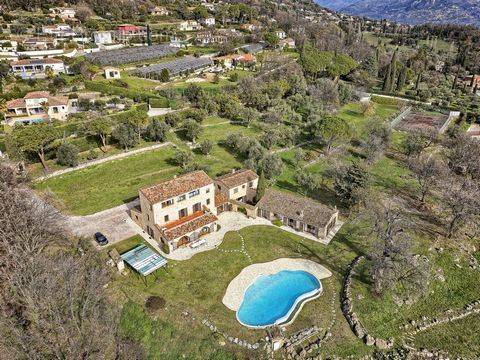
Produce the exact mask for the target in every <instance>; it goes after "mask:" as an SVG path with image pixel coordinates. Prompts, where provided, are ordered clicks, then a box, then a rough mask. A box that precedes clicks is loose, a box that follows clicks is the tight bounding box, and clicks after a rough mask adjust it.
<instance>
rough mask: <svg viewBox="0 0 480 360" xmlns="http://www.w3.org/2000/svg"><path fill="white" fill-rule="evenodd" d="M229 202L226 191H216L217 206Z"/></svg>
mask: <svg viewBox="0 0 480 360" xmlns="http://www.w3.org/2000/svg"><path fill="white" fill-rule="evenodd" d="M227 202H228V197H227V195H226V194H224V193H216V194H215V207H217V206H221V205H223V204H225V203H227Z"/></svg>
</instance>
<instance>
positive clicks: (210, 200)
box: [131, 171, 218, 251]
mask: <svg viewBox="0 0 480 360" xmlns="http://www.w3.org/2000/svg"><path fill="white" fill-rule="evenodd" d="M139 196H140V206H139V207H137V208H134V209H132V211H131V215H132V218H133V220H134V221H135V222H136V223H137V224H138V225H140V226H141V227H142V228H143V229H144V230H145V232H147V234H148V235H149V236H151V237H152V238H153V239H155V240H156V241H158V242H159V243H161V244H163V247H164V248H165V247H168V249H169V251H174V250H176V249H178V248H180V247H183V246H190V247H195V246H198V245H200V244H202V239H201V237H202V235H205V234H208V233H211V232H214V231H216V228H217V227H216V222H217V220H218V219H217V217H216V208H215V186H214V183H213V180H212V179H211V178H210V177H209V176H208V175H207V174H206V173H205V172H204V171H194V172H191V173H188V174H184V175H181V176H178V177H175V178H173V179H171V180H167V181H164V182H162V183H160V184H157V185H154V186H150V187H147V188H143V189H140V191H139Z"/></svg>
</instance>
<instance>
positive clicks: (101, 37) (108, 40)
mask: <svg viewBox="0 0 480 360" xmlns="http://www.w3.org/2000/svg"><path fill="white" fill-rule="evenodd" d="M93 41H94V42H95V44H97V45H104V44H112V43H113V40H112V32H111V31H94V32H93Z"/></svg>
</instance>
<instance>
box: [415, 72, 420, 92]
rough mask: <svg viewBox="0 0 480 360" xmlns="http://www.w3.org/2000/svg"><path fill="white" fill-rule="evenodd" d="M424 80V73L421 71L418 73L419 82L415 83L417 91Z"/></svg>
mask: <svg viewBox="0 0 480 360" xmlns="http://www.w3.org/2000/svg"><path fill="white" fill-rule="evenodd" d="M421 79H422V71H420V72H419V73H418V76H417V82H416V83H415V90H418V88H419V86H420V80H421Z"/></svg>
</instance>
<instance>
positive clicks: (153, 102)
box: [150, 98, 170, 109]
mask: <svg viewBox="0 0 480 360" xmlns="http://www.w3.org/2000/svg"><path fill="white" fill-rule="evenodd" d="M150 106H151V107H152V108H155V109H158V108H168V107H170V104H169V101H168V99H166V98H159V99H157V98H151V99H150Z"/></svg>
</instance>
